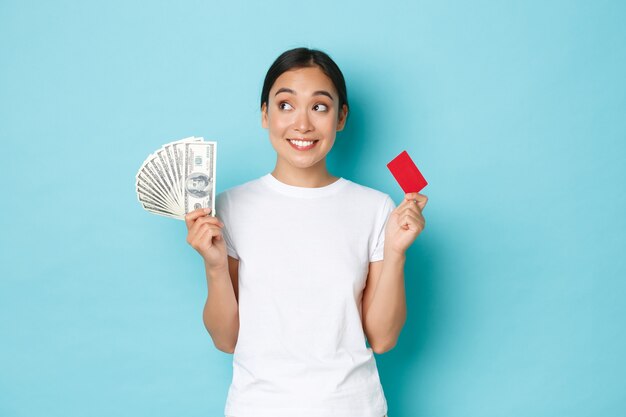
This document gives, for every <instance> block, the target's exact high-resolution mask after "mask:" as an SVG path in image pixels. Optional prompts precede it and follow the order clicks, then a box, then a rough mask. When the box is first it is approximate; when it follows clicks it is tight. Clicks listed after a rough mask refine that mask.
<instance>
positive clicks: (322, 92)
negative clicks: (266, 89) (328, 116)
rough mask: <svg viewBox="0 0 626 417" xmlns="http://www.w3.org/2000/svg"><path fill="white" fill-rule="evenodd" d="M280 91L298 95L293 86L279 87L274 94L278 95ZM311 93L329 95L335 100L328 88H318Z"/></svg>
mask: <svg viewBox="0 0 626 417" xmlns="http://www.w3.org/2000/svg"><path fill="white" fill-rule="evenodd" d="M280 93H290V94H293V95H294V96H295V95H297V94H296V92H295V91H294V90H292V89H291V88H286V87H283V88H279V89H278V91H277V92H276V94H274V97H276V96H277V95H278V94H280ZM311 95H313V96H327V97H328V98H330V99H331V100H334V98H333V96H332V95H331V94H330V93H329V92H328V91H326V90H317V91H314V92H313V94H311Z"/></svg>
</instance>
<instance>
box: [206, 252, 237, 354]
mask: <svg viewBox="0 0 626 417" xmlns="http://www.w3.org/2000/svg"><path fill="white" fill-rule="evenodd" d="M205 269H206V279H207V290H208V295H207V299H206V303H205V304H204V312H203V315H202V318H203V321H204V327H206V329H207V331H208V332H209V334H210V335H211V339H213V344H214V345H215V347H216V348H217V349H219V350H221V351H222V352H226V353H233V352H234V351H235V345H236V344H237V338H238V335H239V304H238V300H239V291H238V271H239V260H237V259H235V258H232V257H230V256H229V257H228V269H227V270H226V269H223V268H222V269H219V270H213V269H211V268H210V267H209V265H206V264H205Z"/></svg>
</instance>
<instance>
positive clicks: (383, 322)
mask: <svg viewBox="0 0 626 417" xmlns="http://www.w3.org/2000/svg"><path fill="white" fill-rule="evenodd" d="M427 201H428V197H426V196H425V195H422V194H419V193H408V194H406V195H405V196H404V201H403V202H402V203H401V204H400V205H399V206H398V207H396V208H395V209H394V210H393V211H392V212H391V214H390V216H389V219H388V220H387V224H386V226H385V246H384V252H383V260H382V261H377V262H370V268H369V273H368V276H367V283H366V285H365V290H364V293H363V304H362V315H363V317H362V322H363V331H364V332H365V335H366V336H367V340H369V342H370V346H371V347H372V350H374V352H376V353H384V352H387V351H389V350H391V349H393V347H394V346H395V345H396V342H397V341H398V337H399V336H400V332H401V331H402V328H403V327H404V323H405V322H406V316H407V311H406V294H405V290H404V264H405V261H406V251H407V249H408V248H409V246H411V244H412V243H413V242H414V241H415V239H416V238H417V236H418V235H419V234H420V233H421V232H422V230H424V226H425V224H426V222H425V220H424V216H423V215H422V210H423V209H424V207H425V206H426V203H427Z"/></svg>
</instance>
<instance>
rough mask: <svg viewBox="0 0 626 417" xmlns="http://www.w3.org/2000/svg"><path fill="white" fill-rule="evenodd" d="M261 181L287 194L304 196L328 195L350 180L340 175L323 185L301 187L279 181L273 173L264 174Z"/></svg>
mask: <svg viewBox="0 0 626 417" xmlns="http://www.w3.org/2000/svg"><path fill="white" fill-rule="evenodd" d="M261 181H263V182H264V183H265V184H266V185H267V186H269V187H270V188H272V189H273V190H275V191H278V192H280V193H282V194H287V195H289V196H292V197H304V198H317V197H326V196H329V195H332V194H335V193H337V192H338V191H339V189H340V188H342V187H343V186H344V185H346V184H347V183H348V180H346V179H345V178H343V177H339V179H338V180H336V181H335V182H333V183H330V184H328V185H325V186H323V187H299V186H296V185H289V184H285V183H284V182H281V181H279V180H278V179H277V178H276V177H274V176H273V175H272V174H271V173H268V174H266V175H264V176H262V177H261Z"/></svg>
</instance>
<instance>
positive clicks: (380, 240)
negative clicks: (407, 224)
mask: <svg viewBox="0 0 626 417" xmlns="http://www.w3.org/2000/svg"><path fill="white" fill-rule="evenodd" d="M395 208H396V205H395V203H394V202H393V200H392V199H391V197H389V196H388V195H385V199H384V201H383V204H382V207H381V208H380V209H379V210H378V213H377V214H376V221H375V224H374V230H373V231H372V240H371V242H370V259H369V261H370V262H376V261H381V260H382V259H383V252H384V249H385V226H386V225H387V219H388V218H389V215H390V214H391V212H392V211H393V210H394V209H395Z"/></svg>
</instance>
